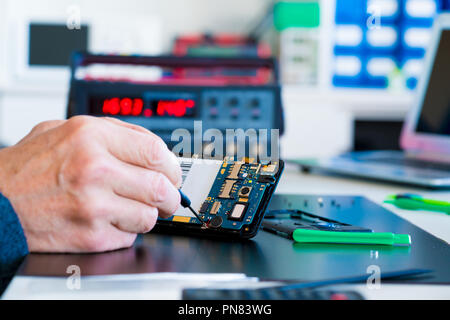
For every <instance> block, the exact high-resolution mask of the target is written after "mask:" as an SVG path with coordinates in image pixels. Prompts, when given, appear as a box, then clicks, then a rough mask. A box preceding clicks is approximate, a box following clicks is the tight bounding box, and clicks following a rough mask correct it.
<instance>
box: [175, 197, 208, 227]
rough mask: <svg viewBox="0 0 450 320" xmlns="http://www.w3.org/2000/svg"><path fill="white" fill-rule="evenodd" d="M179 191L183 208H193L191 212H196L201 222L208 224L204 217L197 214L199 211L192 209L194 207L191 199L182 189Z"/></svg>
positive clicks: (195, 214)
mask: <svg viewBox="0 0 450 320" xmlns="http://www.w3.org/2000/svg"><path fill="white" fill-rule="evenodd" d="M178 192H180V196H181V206H182V207H183V208H188V209H189V210H191V212H192V213H193V214H194V216H195V217H196V218H197V219H198V220H199V221H200V222H201V223H203V225H204V226H206V222H205V221H204V220H203V219H202V218H200V216H199V215H198V214H197V212H195V210H194V209H192V207H191V200H190V199H189V198H188V197H187V196H186V195H185V194H184V193H183V192H182V191H181V190H180V189H178Z"/></svg>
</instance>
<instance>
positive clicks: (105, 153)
mask: <svg viewBox="0 0 450 320" xmlns="http://www.w3.org/2000/svg"><path fill="white" fill-rule="evenodd" d="M180 184H181V169H180V166H179V164H178V161H177V159H176V157H175V155H174V154H173V153H171V152H170V150H169V149H168V148H167V146H166V145H165V144H164V142H163V141H162V140H161V139H160V138H159V137H157V136H156V135H154V134H153V133H151V132H150V131H148V130H146V129H144V128H142V127H139V126H135V125H132V124H128V123H125V122H122V121H120V120H117V119H112V118H95V117H89V116H77V117H73V118H71V119H69V120H56V121H47V122H43V123H40V124H38V125H37V126H36V127H35V128H33V130H32V131H31V132H30V133H29V134H28V135H27V136H26V137H25V138H23V139H22V140H21V141H19V143H17V144H16V145H14V146H12V147H9V148H5V149H2V150H0V192H1V193H2V194H3V195H4V196H5V197H7V198H8V199H9V201H10V202H11V204H12V206H13V208H14V210H15V211H16V213H17V215H18V217H19V220H20V222H21V224H22V227H23V230H24V232H25V236H26V238H27V243H28V247H29V250H30V251H31V252H33V251H34V252H97V251H107V250H114V249H119V248H124V247H129V246H131V245H132V244H133V242H134V240H135V239H136V235H137V234H138V233H145V232H148V231H150V230H151V229H152V228H153V226H154V225H155V223H156V220H157V218H158V215H159V216H161V217H165V218H167V217H169V216H170V215H171V214H172V213H174V212H175V211H176V209H177V208H178V206H179V203H180V195H179V193H178V191H177V188H178V187H179V186H180Z"/></svg>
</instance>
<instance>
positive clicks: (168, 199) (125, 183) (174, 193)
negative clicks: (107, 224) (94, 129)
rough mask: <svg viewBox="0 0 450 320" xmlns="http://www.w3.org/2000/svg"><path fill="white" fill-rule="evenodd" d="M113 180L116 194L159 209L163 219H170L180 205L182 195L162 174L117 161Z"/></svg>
mask: <svg viewBox="0 0 450 320" xmlns="http://www.w3.org/2000/svg"><path fill="white" fill-rule="evenodd" d="M116 165H117V168H118V170H117V173H116V175H115V176H114V177H113V178H112V179H111V184H112V188H113V190H114V192H115V193H116V194H118V195H120V196H122V197H125V198H128V199H133V200H136V201H139V202H141V203H143V204H146V205H149V206H151V207H155V208H158V212H159V215H160V216H161V217H162V218H168V217H170V216H171V215H172V214H173V213H174V212H175V211H176V210H177V209H178V207H179V205H180V201H181V199H180V193H179V192H178V190H177V188H175V186H174V185H173V184H172V183H171V182H170V180H169V179H168V178H167V177H166V176H165V175H164V174H162V173H159V172H156V171H152V170H148V169H144V168H141V167H136V166H132V165H129V164H127V163H123V162H120V161H117V164H116Z"/></svg>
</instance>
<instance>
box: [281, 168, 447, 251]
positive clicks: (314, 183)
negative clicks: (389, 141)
mask: <svg viewBox="0 0 450 320" xmlns="http://www.w3.org/2000/svg"><path fill="white" fill-rule="evenodd" d="M277 193H284V194H305V195H307V194H315V195H317V194H326V195H361V196H364V197H366V198H368V199H370V200H372V201H373V202H375V203H377V204H379V205H382V206H383V207H385V208H386V209H388V210H390V211H392V212H394V213H395V214H397V215H398V216H400V217H402V218H403V219H406V220H408V221H409V222H411V223H413V224H415V225H416V226H418V227H420V228H422V229H423V230H425V231H427V232H429V233H431V234H432V235H434V236H435V237H437V238H440V239H442V240H444V241H446V242H447V243H450V215H446V214H442V213H438V212H430V211H420V210H418V211H411V210H403V209H398V208H396V207H394V206H392V205H389V204H383V200H384V199H385V198H386V196H387V195H389V194H398V193H415V194H420V195H422V196H424V197H429V198H431V199H433V198H435V199H440V200H446V201H450V191H449V190H447V191H433V190H426V189H421V188H414V187H408V186H403V185H395V184H387V183H382V182H377V181H370V180H360V179H353V178H343V177H339V176H326V175H320V174H308V173H302V172H300V170H299V169H298V166H296V165H292V164H289V165H287V166H286V170H285V172H284V174H283V177H282V180H281V181H280V183H279V185H278V188H277Z"/></svg>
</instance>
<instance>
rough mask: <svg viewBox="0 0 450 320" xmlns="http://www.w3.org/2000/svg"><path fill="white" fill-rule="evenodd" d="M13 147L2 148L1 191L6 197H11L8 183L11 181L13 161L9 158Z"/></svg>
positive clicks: (0, 162)
mask: <svg viewBox="0 0 450 320" xmlns="http://www.w3.org/2000/svg"><path fill="white" fill-rule="evenodd" d="M11 148H13V147H8V148H3V149H1V150H0V193H1V194H2V195H4V196H5V197H6V198H9V196H10V194H9V188H8V185H10V183H11V161H10V160H9V154H10V153H11Z"/></svg>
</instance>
